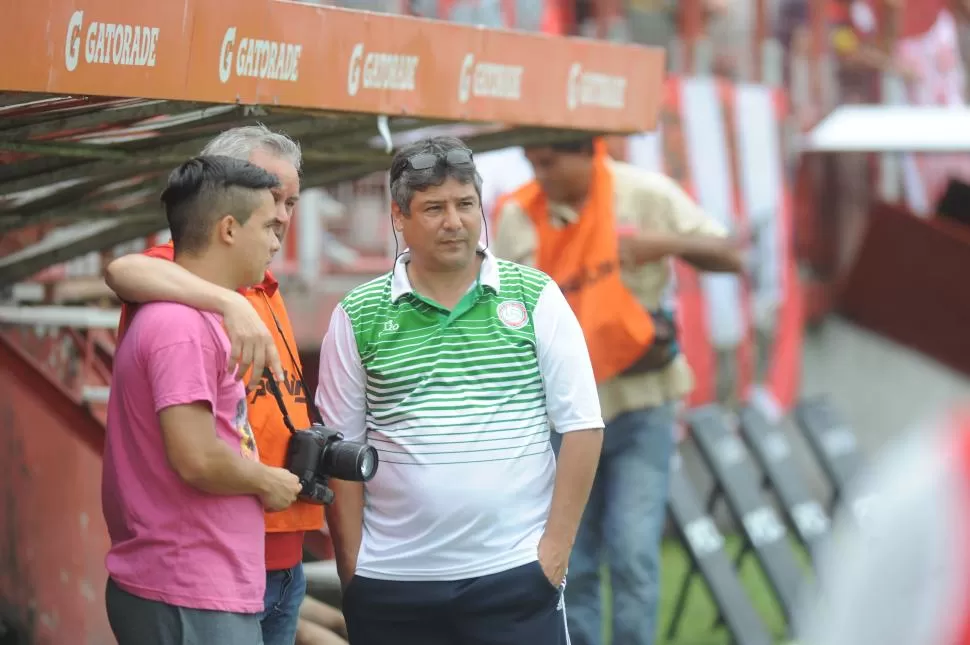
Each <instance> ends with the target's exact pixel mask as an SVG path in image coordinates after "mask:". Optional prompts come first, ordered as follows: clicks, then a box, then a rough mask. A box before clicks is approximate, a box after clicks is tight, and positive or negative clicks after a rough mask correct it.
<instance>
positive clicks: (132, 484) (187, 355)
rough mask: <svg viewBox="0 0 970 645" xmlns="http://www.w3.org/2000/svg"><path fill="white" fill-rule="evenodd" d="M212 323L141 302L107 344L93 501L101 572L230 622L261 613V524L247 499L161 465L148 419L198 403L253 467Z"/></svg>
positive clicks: (221, 335)
mask: <svg viewBox="0 0 970 645" xmlns="http://www.w3.org/2000/svg"><path fill="white" fill-rule="evenodd" d="M228 356H229V341H228V338H227V337H226V334H225V332H224V331H223V329H222V324H221V320H220V318H219V317H218V316H216V315H214V314H210V313H204V312H200V311H198V310H196V309H192V308H190V307H186V306H184V305H179V304H175V303H168V302H157V303H151V304H146V305H143V306H142V307H140V308H139V310H138V313H137V315H135V317H134V320H133V321H132V323H131V326H130V327H129V329H128V331H127V332H126V333H125V336H124V339H123V340H122V342H121V344H120V345H119V346H118V349H117V352H116V354H115V359H114V375H113V379H112V383H111V396H110V400H109V401H108V423H107V436H106V441H105V448H104V471H103V475H102V482H101V483H102V487H101V504H102V508H103V510H104V518H105V521H106V522H107V525H108V534H109V535H110V536H111V549H110V551H109V552H108V556H107V559H106V566H107V569H108V574H109V575H110V576H111V578H112V579H113V580H114V581H115V583H117V585H118V586H119V587H121V588H122V589H124V590H125V591H127V592H129V593H131V594H134V595H136V596H139V597H141V598H146V599H149V600H157V601H160V602H164V603H168V604H171V605H176V606H179V607H189V608H193V609H208V610H215V611H228V612H236V613H258V612H260V611H262V610H263V593H264V589H265V585H266V569H265V563H264V559H263V558H264V556H263V545H264V535H263V533H264V530H265V525H264V519H263V509H262V505H261V504H260V502H259V499H258V498H257V497H256V496H253V495H235V496H230V495H210V494H208V493H204V492H202V491H199V490H197V489H195V488H193V487H191V486H189V485H188V484H187V483H185V482H184V481H182V479H181V478H180V477H179V475H178V474H177V473H176V472H175V470H174V469H173V468H172V467H171V465H169V462H168V457H167V455H166V452H165V443H164V440H163V437H162V430H161V426H160V424H159V420H158V413H159V412H160V411H161V410H163V409H164V408H167V407H171V406H173V405H186V404H191V403H195V402H200V401H201V402H206V403H208V404H209V405H210V406H211V407H212V410H213V411H214V414H215V428H216V434H217V435H218V436H219V438H220V439H222V440H223V441H225V442H226V444H227V445H229V446H230V447H231V448H232V449H233V450H235V451H237V452H239V453H240V454H241V455H243V456H245V457H248V458H250V459H254V460H255V459H257V454H256V442H255V439H254V437H253V433H252V430H251V429H250V427H249V421H248V418H247V415H246V396H245V394H246V392H245V388H244V386H243V384H242V383H241V382H240V381H239V380H237V379H235V378H233V376H232V374H230V372H229V371H228V369H227V363H228Z"/></svg>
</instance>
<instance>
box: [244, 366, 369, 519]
mask: <svg viewBox="0 0 970 645" xmlns="http://www.w3.org/2000/svg"><path fill="white" fill-rule="evenodd" d="M263 377H264V378H265V379H266V383H267V386H268V389H269V391H270V393H271V394H272V395H273V398H274V399H276V404H277V405H278V406H279V408H280V413H281V414H282V415H283V423H284V424H286V427H287V429H288V430H289V431H290V443H289V444H288V445H287V447H286V469H287V470H288V471H290V472H291V473H293V474H294V475H296V476H297V477H299V478H300V484H301V485H302V486H303V489H302V490H301V491H300V494H299V496H298V497H299V499H300V500H302V501H304V502H308V503H310V504H330V503H332V502H333V491H332V490H330V487H329V486H327V483H328V482H329V481H330V478H331V477H336V478H337V479H343V480H346V481H352V482H366V481H370V480H371V479H373V477H374V475H375V474H377V464H378V459H377V450H375V449H374V447H373V446H368V445H367V444H366V443H361V442H359V441H347V440H345V439H344V437H343V435H342V434H340V433H339V432H337V431H336V430H331V429H330V428H328V427H326V426H325V425H323V423H320V422H318V423H314V424H313V425H311V426H310V427H309V428H307V429H306V430H297V429H296V428H295V427H294V426H293V421H292V420H290V415H289V413H288V412H287V411H286V404H285V403H284V402H283V394H282V393H281V392H280V387H279V384H277V382H276V379H275V378H273V374H272V373H271V372H270V371H269V369H266V370H264V371H263ZM300 380H301V382H302V380H303V376H302V375H300ZM304 389H306V386H305V385H304ZM313 411H314V412H316V410H313ZM316 416H317V418H318V419H319V414H317V415H316Z"/></svg>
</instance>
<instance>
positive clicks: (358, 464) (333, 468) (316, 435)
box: [286, 423, 378, 504]
mask: <svg viewBox="0 0 970 645" xmlns="http://www.w3.org/2000/svg"><path fill="white" fill-rule="evenodd" d="M377 463H378V459H377V451H376V450H375V449H374V448H373V446H368V445H367V444H365V443H360V442H357V441H346V440H345V439H344V438H343V436H342V435H341V434H340V433H339V432H337V431H335V430H331V429H330V428H327V427H325V426H322V425H320V424H317V423H315V424H313V425H312V426H310V427H309V428H307V429H306V430H302V431H294V432H293V433H292V434H291V436H290V443H289V446H288V447H287V449H286V469H287V470H289V471H290V472H291V473H293V474H294V475H296V476H297V477H299V478H300V483H301V484H303V490H302V491H300V496H299V497H300V499H301V500H303V501H304V502H309V503H311V504H330V503H331V502H333V491H332V490H330V488H329V487H328V486H327V481H328V480H329V479H330V478H331V477H336V478H337V479H344V480H346V481H353V482H366V481H370V480H371V479H372V478H373V477H374V475H375V474H376V473H377Z"/></svg>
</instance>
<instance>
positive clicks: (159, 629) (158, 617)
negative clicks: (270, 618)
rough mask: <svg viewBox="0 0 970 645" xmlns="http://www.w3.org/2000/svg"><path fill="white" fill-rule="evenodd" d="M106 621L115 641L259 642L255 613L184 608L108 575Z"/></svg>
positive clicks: (169, 644)
mask: <svg viewBox="0 0 970 645" xmlns="http://www.w3.org/2000/svg"><path fill="white" fill-rule="evenodd" d="M105 605H106V608H107V610H108V623H109V624H110V625H111V631H112V632H114V635H115V638H116V639H117V640H118V645H262V644H263V637H262V633H261V632H260V629H259V615H258V614H232V613H229V612H224V611H207V610H204V609H186V608H185V607H176V606H175V605H167V604H165V603H162V602H157V601H155V600H146V599H144V598H140V597H138V596H134V595H132V594H130V593H128V592H127V591H125V590H124V589H122V588H121V587H119V586H118V585H117V584H115V581H114V580H112V579H111V578H108V585H107V588H106V589H105Z"/></svg>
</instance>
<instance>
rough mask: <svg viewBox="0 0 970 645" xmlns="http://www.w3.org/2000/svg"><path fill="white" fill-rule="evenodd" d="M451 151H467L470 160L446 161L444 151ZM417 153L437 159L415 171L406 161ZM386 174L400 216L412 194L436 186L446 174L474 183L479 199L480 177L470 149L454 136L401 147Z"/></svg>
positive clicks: (480, 192)
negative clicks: (387, 174)
mask: <svg viewBox="0 0 970 645" xmlns="http://www.w3.org/2000/svg"><path fill="white" fill-rule="evenodd" d="M452 151H461V152H467V153H468V160H469V161H470V162H471V163H467V164H453V163H451V162H449V160H448V153H449V152H452ZM417 155H433V156H434V157H435V158H436V159H437V161H436V162H435V163H434V165H433V166H431V167H430V168H426V169H424V170H415V169H414V168H412V167H411V165H410V161H411V159H412V158H413V157H415V156H417ZM389 174H390V183H391V198H392V199H393V200H394V203H395V204H397V206H398V208H400V209H401V213H403V214H404V215H409V214H410V213H411V200H413V199H414V193H419V192H423V191H425V190H428V189H429V188H431V187H432V186H440V185H442V184H443V183H445V181H447V180H448V178H449V177H450V178H452V179H454V180H456V181H458V182H460V183H462V184H472V185H474V186H475V192H477V193H478V198H479V200H481V198H482V177H481V175H479V174H478V171H477V170H476V169H475V163H474V160H473V159H472V151H471V148H469V147H468V146H467V145H465V142H464V141H462V140H461V139H459V138H457V137H430V138H427V139H421V140H420V141H416V142H414V143H412V144H410V145H407V146H405V147H403V148H401V149H400V150H398V151H397V152H396V153H394V158H393V159H391V169H390V173H389Z"/></svg>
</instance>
